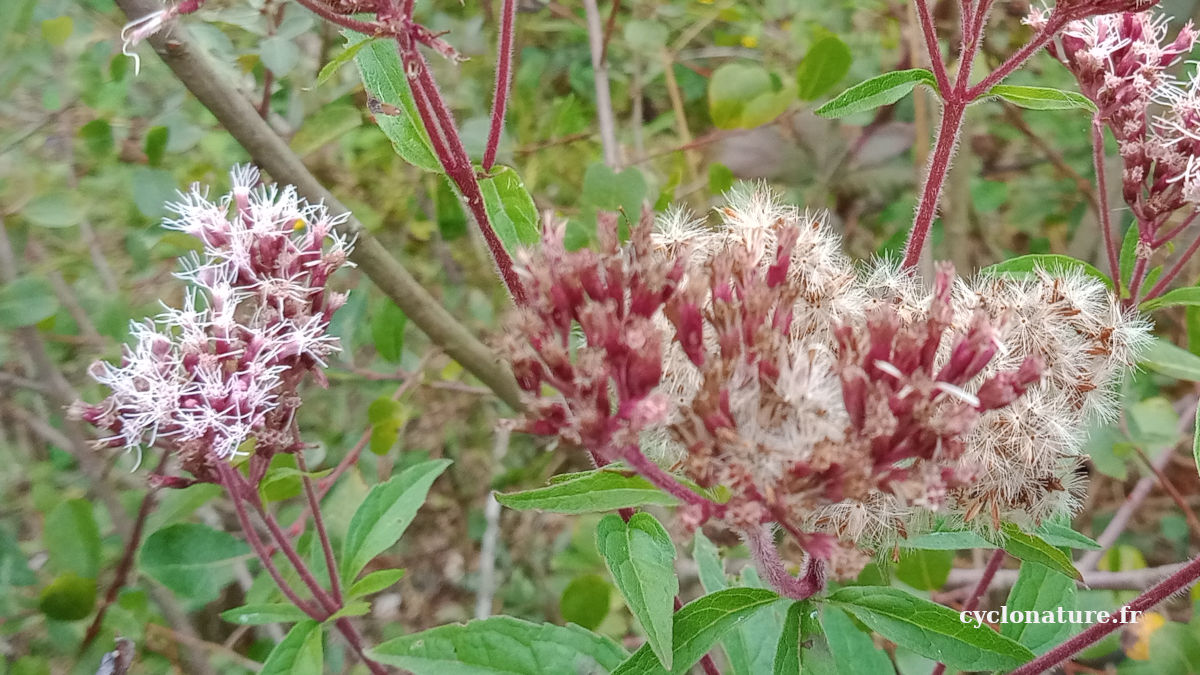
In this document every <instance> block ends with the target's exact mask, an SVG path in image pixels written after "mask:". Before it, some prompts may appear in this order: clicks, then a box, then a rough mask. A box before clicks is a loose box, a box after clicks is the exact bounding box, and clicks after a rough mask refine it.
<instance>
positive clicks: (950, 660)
mask: <svg viewBox="0 0 1200 675" xmlns="http://www.w3.org/2000/svg"><path fill="white" fill-rule="evenodd" d="M827 602H829V603H830V604H832V605H836V606H838V607H840V608H842V609H845V610H846V611H848V612H850V613H851V614H853V615H854V616H855V617H856V618H858V620H859V621H862V622H863V623H865V624H866V625H867V626H869V627H870V628H871V629H872V630H874V631H876V632H878V633H879V634H880V635H882V636H884V637H885V638H887V639H889V640H891V641H892V642H895V643H896V644H898V645H901V646H904V647H906V648H908V649H911V650H912V651H914V652H916V653H918V654H920V655H922V656H925V657H927V658H930V659H934V660H936V661H938V662H941V663H944V664H946V665H947V666H948V667H949V668H957V669H960V670H1007V669H1011V668H1015V667H1017V666H1019V665H1021V664H1023V663H1026V662H1028V661H1030V660H1032V659H1033V657H1034V655H1033V652H1031V651H1029V648H1027V647H1025V646H1024V645H1021V644H1020V643H1018V642H1016V641H1015V640H1013V639H1011V638H1008V637H1005V636H1003V635H1000V634H999V633H997V632H995V631H993V630H992V629H991V628H989V627H986V626H985V627H984V628H982V629H978V628H976V627H975V626H973V625H971V624H964V623H963V622H962V621H961V620H960V619H959V615H958V612H955V611H954V610H952V609H950V608H949V607H945V606H943V605H939V604H936V603H933V602H930V601H928V600H924V599H922V598H918V597H916V596H913V595H909V594H908V593H905V592H904V591H901V590H899V589H896V588H886V587H880V586H850V587H847V588H842V589H839V590H837V591H836V592H834V593H833V594H832V595H830V596H829V597H828V599H827Z"/></svg>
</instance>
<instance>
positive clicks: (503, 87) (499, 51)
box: [483, 0, 517, 171]
mask: <svg viewBox="0 0 1200 675" xmlns="http://www.w3.org/2000/svg"><path fill="white" fill-rule="evenodd" d="M516 21H517V0H504V3H503V5H501V8H500V41H499V44H498V45H497V46H496V89H495V92H494V93H493V94H492V124H491V128H490V129H489V130H488V140H487V148H486V149H485V150H484V151H483V170H484V171H490V170H491V169H492V165H493V164H494V163H495V162H496V148H497V147H499V145H500V134H501V133H503V131H504V111H505V109H506V106H507V105H508V93H509V89H510V87H511V86H512V70H513V68H512V58H513V41H514V40H513V37H514V33H516Z"/></svg>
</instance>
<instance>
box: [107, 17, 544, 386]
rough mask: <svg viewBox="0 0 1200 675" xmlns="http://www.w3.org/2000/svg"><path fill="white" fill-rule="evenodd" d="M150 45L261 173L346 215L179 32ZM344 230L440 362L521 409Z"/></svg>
mask: <svg viewBox="0 0 1200 675" xmlns="http://www.w3.org/2000/svg"><path fill="white" fill-rule="evenodd" d="M117 4H118V5H119V6H120V7H121V9H122V10H123V11H124V12H125V14H126V15H127V16H129V17H130V18H138V17H142V16H145V15H147V14H150V13H151V12H153V11H156V10H158V9H160V8H161V6H160V5H159V3H158V2H156V1H155V0H117ZM149 41H150V43H151V44H152V45H153V46H154V48H155V50H156V51H157V52H158V54H159V55H160V56H161V57H162V59H163V61H164V62H165V63H166V64H167V65H168V66H169V67H170V68H171V70H172V71H173V72H174V73H175V76H176V77H177V78H179V81H180V82H182V83H183V84H184V86H186V87H187V88H188V89H189V90H190V91H191V92H192V94H194V95H195V96H196V98H197V99H199V101H200V102H201V103H202V104H204V106H205V107H206V108H208V110H209V111H210V112H212V113H213V115H214V116H215V117H216V118H217V121H218V122H220V123H221V125H222V126H223V127H224V128H225V129H226V130H227V131H228V132H229V133H230V135H232V136H233V137H234V138H235V139H236V140H237V141H238V143H240V144H241V145H242V147H243V148H245V149H246V151H247V152H248V153H249V154H250V156H251V157H252V158H253V159H254V161H255V162H256V163H257V164H258V165H259V166H260V167H262V168H263V169H264V170H266V171H267V172H268V173H270V174H271V176H272V177H274V178H275V179H276V180H278V181H281V182H286V183H290V184H292V185H294V186H296V190H297V191H298V192H299V194H300V195H302V196H303V197H305V198H306V199H308V200H309V201H311V202H324V203H325V205H326V206H327V207H329V209H330V211H331V212H333V213H346V212H348V209H347V208H346V207H345V205H343V204H342V203H341V202H340V201H338V200H337V198H336V197H334V196H333V195H332V194H331V193H330V192H329V191H328V190H326V189H325V187H324V186H323V185H321V183H320V181H318V180H317V179H316V177H314V176H313V175H312V173H311V172H309V170H308V169H307V168H306V167H305V166H304V163H303V162H302V161H301V160H300V158H299V157H297V156H296V154H295V153H294V152H292V150H291V148H290V147H288V145H287V143H286V142H285V141H284V140H283V139H282V138H280V137H279V135H278V134H277V133H275V131H274V130H273V129H272V128H271V127H270V125H268V124H267V123H266V122H265V121H263V119H262V118H261V117H259V116H258V111H257V110H255V109H254V106H253V104H251V103H250V101H249V100H247V99H246V97H245V96H243V95H242V93H241V92H239V91H238V90H237V89H236V88H235V87H234V86H233V84H232V83H231V82H230V81H229V79H228V78H226V77H224V76H223V75H221V74H220V71H218V70H217V69H216V67H215V66H214V65H213V63H212V60H211V59H210V58H209V57H208V55H207V54H205V53H204V52H203V50H201V49H199V48H197V47H196V46H195V45H194V44H193V43H192V41H191V39H190V38H189V36H188V34H187V30H186V28H185V27H184V26H182V25H176V26H175V27H173V28H172V30H171V31H170V35H169V36H168V35H165V34H161V33H160V34H156V35H154V36H152V37H150V38H149ZM345 229H346V230H347V232H349V233H350V234H354V235H356V236H357V237H358V241H357V243H356V245H355V247H354V253H353V254H352V255H351V258H352V259H353V260H354V262H355V263H357V264H358V266H359V267H360V268H362V270H363V272H365V273H366V275H367V276H368V277H370V278H371V281H373V282H374V283H375V285H376V286H378V287H379V289H380V290H382V291H383V292H384V294H385V295H387V296H388V297H389V298H391V300H392V301H393V302H395V303H396V305H397V306H398V307H400V309H402V310H404V313H405V314H407V315H408V318H409V319H410V320H411V321H412V322H413V323H414V324H416V325H417V327H419V328H420V329H421V330H422V331H424V333H425V334H426V335H428V336H429V339H430V340H431V341H432V342H434V343H435V344H437V345H438V346H439V347H440V348H442V349H443V350H445V352H446V354H448V355H449V356H450V357H451V358H453V359H454V360H455V361H458V362H459V363H460V364H461V365H462V366H463V368H465V369H466V370H467V371H468V372H470V373H471V374H473V375H475V377H478V378H479V379H480V380H481V381H482V382H483V383H484V384H485V385H487V386H488V387H489V388H491V389H492V390H493V391H495V392H496V395H497V396H498V397H499V398H500V399H501V400H503V401H504V402H505V403H507V404H508V405H509V406H511V407H513V408H514V409H518V410H519V409H521V407H522V405H521V393H520V388H519V387H517V383H516V380H515V379H513V376H512V373H511V371H509V370H508V368H507V367H505V366H504V365H503V362H502V361H501V360H500V359H499V358H498V357H497V356H496V355H495V353H493V352H492V350H490V349H488V348H487V347H486V346H484V344H483V343H482V342H480V341H479V340H478V339H477V338H476V337H475V336H474V335H472V334H471V333H470V331H468V330H467V328H466V327H465V326H463V325H462V324H461V323H460V322H459V321H458V320H456V319H455V318H454V317H453V316H452V315H451V314H450V313H449V312H447V311H446V309H445V308H444V307H442V306H441V305H440V304H439V303H438V301H437V300H435V299H434V298H433V296H432V295H430V294H429V292H428V291H426V290H425V289H424V288H423V287H422V286H421V285H420V284H419V283H418V282H417V280H416V279H414V278H413V277H412V275H411V274H409V272H408V270H406V269H405V268H404V266H403V265H401V264H400V262H399V261H397V260H396V258H394V257H393V256H392V255H391V253H389V252H388V250H387V249H386V248H384V246H383V245H382V244H381V243H379V241H378V240H377V239H375V238H374V237H373V236H371V235H370V234H369V233H368V232H367V231H366V228H365V227H364V226H363V225H362V223H361V222H360V221H359V220H358V219H356V218H354V217H350V218H349V219H348V220H347V221H346V224H345Z"/></svg>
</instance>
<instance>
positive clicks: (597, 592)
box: [558, 574, 612, 630]
mask: <svg viewBox="0 0 1200 675" xmlns="http://www.w3.org/2000/svg"><path fill="white" fill-rule="evenodd" d="M611 597H612V585H610V584H609V583H608V581H607V580H606V579H605V578H604V577H602V576H600V575H599V574H583V575H580V576H577V577H575V578H574V579H572V580H571V583H569V584H567V587H566V588H565V589H563V592H562V596H561V597H559V600H558V613H559V614H560V615H561V616H562V620H563V621H566V622H569V623H573V624H576V625H578V626H580V627H582V628H586V629H588V630H596V628H598V627H599V626H600V624H601V623H603V622H604V618H605V617H607V616H608V608H609V605H610V604H611V602H610V598H611Z"/></svg>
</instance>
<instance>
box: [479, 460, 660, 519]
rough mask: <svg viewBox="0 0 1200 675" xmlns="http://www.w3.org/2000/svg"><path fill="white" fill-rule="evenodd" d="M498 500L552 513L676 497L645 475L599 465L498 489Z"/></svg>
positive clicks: (514, 506)
mask: <svg viewBox="0 0 1200 675" xmlns="http://www.w3.org/2000/svg"><path fill="white" fill-rule="evenodd" d="M496 501H498V502H500V503H501V504H503V505H504V506H507V507H508V508H510V509H514V510H517V511H527V510H529V509H537V510H539V511H550V512H552V513H596V512H601V511H615V510H617V509H625V508H634V507H639V506H648V505H651V504H657V505H660V506H674V505H675V504H676V503H677V502H676V500H675V498H674V497H672V496H671V495H668V494H667V493H665V492H663V491H662V490H659V489H658V488H656V487H654V486H653V485H651V484H650V482H649V481H647V480H646V479H645V478H642V477H641V476H627V475H625V474H622V473H618V472H616V471H605V470H604V469H597V470H595V471H587V472H584V473H580V474H575V475H574V476H572V477H571V478H570V479H568V480H563V481H556V482H554V483H552V484H550V485H547V486H546V487H542V488H536V489H534V490H526V491H524V492H509V493H507V494H502V493H496Z"/></svg>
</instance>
